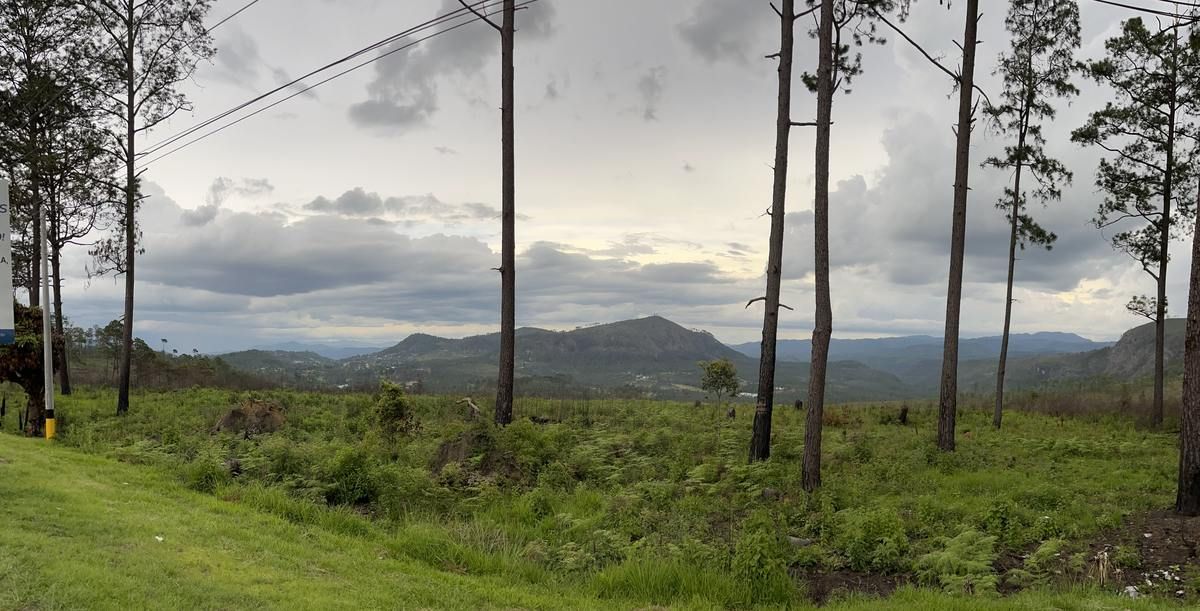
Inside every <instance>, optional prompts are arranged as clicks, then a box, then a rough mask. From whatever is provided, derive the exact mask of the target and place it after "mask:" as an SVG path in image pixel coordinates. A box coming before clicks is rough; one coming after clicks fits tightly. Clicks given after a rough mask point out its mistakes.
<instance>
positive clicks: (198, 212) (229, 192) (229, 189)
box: [181, 176, 275, 227]
mask: <svg viewBox="0 0 1200 611" xmlns="http://www.w3.org/2000/svg"><path fill="white" fill-rule="evenodd" d="M274 190H275V187H274V186H273V185H272V184H271V182H270V181H268V180H267V179H265V178H239V179H236V180H235V179H232V178H225V177H224V176H222V177H219V178H217V179H215V180H213V182H212V185H210V186H209V187H208V194H207V196H206V197H205V201H206V203H205V204H204V205H202V206H197V207H196V208H194V209H191V210H184V211H183V212H182V213H181V219H182V221H183V224H184V225H187V226H189V227H200V226H203V225H207V224H208V223H211V222H212V221H213V219H215V218H217V213H218V212H220V210H221V206H222V205H224V203H225V201H226V200H227V199H229V197H230V196H233V195H237V196H241V197H256V196H260V195H269V194H270V193H271V192H273V191H274Z"/></svg>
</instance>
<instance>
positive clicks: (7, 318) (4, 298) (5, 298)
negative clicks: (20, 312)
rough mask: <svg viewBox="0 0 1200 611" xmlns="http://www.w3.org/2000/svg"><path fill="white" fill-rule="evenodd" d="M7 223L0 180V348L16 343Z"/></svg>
mask: <svg viewBox="0 0 1200 611" xmlns="http://www.w3.org/2000/svg"><path fill="white" fill-rule="evenodd" d="M10 229H11V224H10V222H9V205H8V181H7V180H5V179H3V178H0V346H7V345H10V344H12V343H13V342H14V341H16V325H15V324H13V281H12V271H13V268H12V232H11V231H10Z"/></svg>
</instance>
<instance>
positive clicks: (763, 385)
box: [750, 0, 795, 462]
mask: <svg viewBox="0 0 1200 611" xmlns="http://www.w3.org/2000/svg"><path fill="white" fill-rule="evenodd" d="M781 12H782V13H783V16H782V17H781V18H780V20H779V21H780V45H779V100H778V107H777V109H776V114H775V181H774V186H773V188H772V195H771V243H770V251H769V253H768V255H767V293H766V299H765V300H764V304H763V306H764V307H763V331H762V344H760V349H761V352H760V353H759V359H758V397H757V398H756V399H755V405H754V430H753V433H752V434H751V437H750V462H756V461H760V460H766V459H768V458H770V457H771V410H772V408H773V407H774V402H775V344H776V338H777V336H778V333H779V292H780V283H781V281H782V271H783V221H784V215H785V205H786V203H787V171H788V142H789V140H790V136H791V131H792V50H793V47H794V45H795V42H794V41H795V36H794V35H793V31H794V27H795V18H794V17H793V15H794V13H795V2H794V0H783V3H782V6H781Z"/></svg>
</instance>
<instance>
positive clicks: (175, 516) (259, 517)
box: [0, 435, 599, 609]
mask: <svg viewBox="0 0 1200 611" xmlns="http://www.w3.org/2000/svg"><path fill="white" fill-rule="evenodd" d="M0 499H4V503H3V505H4V508H5V509H4V519H3V520H0V584H4V585H3V587H0V609H16V608H37V609H66V608H70V609H78V608H111V609H121V608H193V609H200V608H222V609H228V608H258V607H273V608H282V607H286V608H299V607H307V608H321V609H328V608H397V607H403V608H413V607H458V608H481V607H525V608H557V607H561V606H564V605H567V606H571V607H575V608H591V607H597V606H599V603H596V602H594V601H588V600H584V599H581V598H575V597H571V596H569V595H568V596H564V594H563V593H562V592H555V593H551V592H549V591H546V590H544V589H539V588H536V587H531V586H529V585H524V586H522V587H515V586H512V585H508V584H506V583H504V581H502V580H500V579H496V578H488V577H465V576H461V575H455V574H452V573H446V572H440V571H436V570H434V569H432V568H430V567H428V566H427V565H424V564H421V563H418V562H416V561H412V560H408V559H395V558H390V557H389V556H390V554H388V553H387V552H386V550H385V549H384V548H383V547H382V546H381V545H379V544H376V543H373V541H372V540H370V539H368V538H362V537H353V536H346V535H339V534H335V533H332V532H329V531H326V530H323V529H321V528H318V527H302V526H297V525H294V524H291V523H289V522H287V521H284V520H283V519H280V518H276V517H272V516H268V515H266V514H262V513H258V512H255V511H253V510H251V509H248V508H246V507H244V506H241V505H239V504H236V503H230V502H226V501H222V500H220V499H217V498H215V497H212V496H208V495H203V494H199V493H195V492H191V491H189V490H186V489H184V488H182V487H181V486H179V485H178V484H177V483H175V481H174V480H171V479H169V478H167V477H166V476H165V475H163V474H161V473H160V472H159V471H157V470H154V469H149V468H144V467H136V466H130V465H124V464H119V463H114V462H112V461H110V460H107V459H103V458H97V457H93V456H88V455H84V454H80V453H77V452H74V451H70V450H66V449H63V448H58V447H47V446H46V444H45V443H44V442H41V441H31V440H23V439H17V438H15V437H12V436H9V435H0ZM158 536H161V537H162V538H163V541H162V542H159V541H157V540H156V537H158Z"/></svg>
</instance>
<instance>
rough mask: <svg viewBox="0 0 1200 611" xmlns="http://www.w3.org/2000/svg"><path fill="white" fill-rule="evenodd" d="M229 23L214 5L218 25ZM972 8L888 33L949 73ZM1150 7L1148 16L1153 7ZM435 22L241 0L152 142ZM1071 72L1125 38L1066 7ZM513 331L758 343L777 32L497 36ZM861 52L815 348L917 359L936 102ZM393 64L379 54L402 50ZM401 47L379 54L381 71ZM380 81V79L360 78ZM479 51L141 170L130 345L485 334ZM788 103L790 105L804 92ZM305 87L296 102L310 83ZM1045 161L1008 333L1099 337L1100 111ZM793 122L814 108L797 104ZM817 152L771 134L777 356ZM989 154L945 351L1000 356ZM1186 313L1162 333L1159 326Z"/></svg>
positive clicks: (587, 4) (942, 147)
mask: <svg viewBox="0 0 1200 611" xmlns="http://www.w3.org/2000/svg"><path fill="white" fill-rule="evenodd" d="M243 4H245V3H244V2H243V1H242V0H218V1H217V2H215V3H214V8H213V10H212V12H211V14H210V15H209V17H208V21H209V23H216V22H217V21H219V20H220V19H222V18H224V17H225V16H227V15H229V14H230V13H232V12H233V11H235V10H237V9H238V8H240V7H241V6H242V5H243ZM964 4H965V3H961V2H953V3H950V5H949V7H947V6H946V5H945V4H942V3H934V2H932V1H929V0H925V1H922V2H917V3H916V5H915V6H914V8H913V10H912V13H911V15H910V17H909V19H908V21H907V23H906V24H905V25H904V27H905V30H906V31H907V32H908V33H909V34H910V35H911V36H912V37H913V38H914V39H915V40H917V41H919V42H920V43H921V44H922V45H923V46H924V47H925V48H926V49H927V50H929V52H930V53H931V54H933V55H934V56H935V57H938V58H940V59H941V60H942V61H943V62H944V63H945V64H946V65H948V66H950V67H955V66H956V65H957V64H958V57H957V55H958V50H957V48H956V47H955V46H954V45H955V43H954V41H955V40H956V39H961V37H962V19H963V11H964V6H963V5H964ZM1001 4H1002V3H999V2H996V3H993V2H987V3H984V5H985V7H984V10H985V11H987V10H989V9H993V8H994V9H995V10H993V11H992V12H985V13H984V14H983V17H982V21H981V25H980V28H981V33H980V39H981V40H982V41H983V42H982V43H981V46H980V48H979V62H980V63H979V67H978V68H977V74H978V75H979V77H980V81H981V82H980V84H981V86H982V88H983V89H984V90H985V91H987V92H988V93H989V95H991V96H993V97H995V96H998V95H999V91H1000V84H999V82H998V79H997V78H996V76H995V75H994V74H993V70H994V68H995V66H996V58H997V56H998V55H999V54H1000V53H1001V52H1002V51H1004V50H1005V49H1006V48H1007V46H1008V37H1007V35H1006V34H1005V32H1004V24H1003V22H1004V14H1003V10H1002V9H1001ZM1149 4H1155V3H1149ZM457 7H458V4H457V2H456V0H406V1H404V2H386V1H381V0H337V1H334V0H287V1H286V2H285V1H284V0H262V1H261V2H259V3H257V4H255V5H254V6H253V7H251V8H250V9H248V10H246V11H245V12H244V13H242V14H240V15H238V16H237V17H236V18H235V19H233V20H231V21H229V23H227V24H224V25H223V26H221V27H220V28H219V29H217V30H216V31H215V32H214V38H215V42H216V46H217V47H218V49H219V50H218V53H217V55H216V56H215V57H214V58H213V59H212V61H211V62H207V63H205V64H204V65H202V66H201V67H200V68H199V69H198V70H197V72H196V74H195V77H194V79H193V80H192V81H190V82H188V83H186V84H185V85H184V86H183V88H182V90H183V91H184V92H185V93H186V94H187V95H188V96H189V98H190V99H191V100H192V102H193V110H192V112H190V113H181V114H179V115H177V116H176V117H175V118H173V119H172V121H171V122H170V123H169V124H167V125H165V126H162V127H160V128H158V129H157V130H156V131H155V132H153V133H151V134H149V136H148V137H147V138H146V139H145V140H144V142H145V144H155V143H157V142H160V141H162V140H164V139H166V138H168V137H170V136H172V135H174V134H176V133H178V132H180V131H182V130H185V129H187V128H188V127H190V126H192V125H195V124H196V123H198V122H200V121H202V120H205V119H207V118H209V117H211V116H212V115H214V114H216V113H219V112H222V111H224V110H226V109H227V108H230V107H232V106H234V105H236V104H239V103H241V102H243V101H245V100H247V99H249V98H251V97H254V96H255V95H257V94H258V93H260V92H263V91H266V90H269V89H271V88H274V87H276V86H278V85H280V84H283V83H286V82H288V81H290V80H292V79H293V78H295V77H297V76H300V75H303V74H305V73H306V72H308V71H309V70H311V69H313V68H315V67H317V66H320V65H323V64H325V63H327V62H328V61H330V60H331V59H333V58H337V57H341V56H343V55H346V54H348V53H350V52H352V51H355V50H357V49H359V48H361V47H364V46H366V45H367V44H369V43H372V42H375V41H377V40H381V39H384V38H386V37H388V36H390V35H392V34H394V33H396V32H399V31H402V30H404V29H406V28H408V27H410V26H412V25H415V24H418V23H420V22H423V21H426V20H428V19H430V18H432V17H434V16H436V15H439V14H442V13H445V12H447V11H448V10H452V9H454V8H457ZM1081 14H1082V19H1083V24H1082V25H1083V45H1082V48H1081V49H1080V51H1079V56H1080V57H1081V58H1094V57H1098V56H1100V55H1101V53H1102V51H1103V42H1104V40H1105V39H1106V38H1108V37H1111V36H1112V35H1113V34H1114V33H1115V32H1116V30H1117V28H1118V27H1119V23H1120V20H1121V19H1123V18H1125V17H1127V16H1128V15H1129V13H1128V11H1125V10H1123V9H1119V8H1114V7H1108V6H1104V5H1102V4H1098V3H1096V2H1092V1H1089V0H1082V1H1081ZM812 25H813V24H812V23H811V22H809V21H807V20H805V21H801V22H798V25H797V34H798V36H797V48H796V75H797V77H798V76H799V75H800V73H802V72H803V71H815V67H816V45H815V42H814V41H813V40H812V39H811V38H810V37H808V36H807V33H808V32H809V30H810V29H811V28H812ZM518 28H519V31H518V33H517V51H516V155H517V176H516V181H517V203H516V205H517V211H518V214H519V217H518V222H517V241H518V246H517V248H518V258H517V284H518V295H517V297H518V306H517V323H518V325H519V326H538V327H543V328H551V329H571V328H574V327H576V326H579V325H585V324H590V323H596V322H611V321H616V320H622V319H628V318H635V317H641V316H648V315H655V314H657V315H662V316H665V317H667V318H670V319H672V320H674V321H676V322H678V323H680V324H682V325H684V326H687V327H690V328H702V329H707V330H709V331H711V332H713V333H714V334H715V335H716V336H717V337H718V338H720V339H722V340H724V341H726V342H731V343H733V342H745V341H755V340H757V339H759V338H760V336H761V328H762V310H761V306H760V305H758V304H756V305H755V306H751V307H750V308H749V309H747V308H746V307H745V304H746V302H747V301H748V300H750V299H752V298H754V297H756V296H759V295H761V294H762V293H763V290H764V285H765V276H764V274H763V271H764V268H765V260H766V255H767V234H768V231H769V225H770V219H769V217H767V216H764V214H763V213H764V211H765V210H766V209H767V208H768V207H769V205H770V200H771V183H772V170H771V164H772V162H773V158H774V145H775V133H774V131H775V130H774V126H775V106H776V93H777V89H776V87H777V81H776V63H775V62H774V61H773V60H768V59H765V57H764V56H766V55H768V54H771V53H773V52H775V51H776V50H777V48H778V21H777V17H776V16H775V14H774V12H773V11H772V9H771V7H770V6H769V4H768V3H767V2H766V1H763V2H759V1H750V0H655V1H653V2H647V1H645V0H540V1H539V2H537V3H535V4H533V5H531V6H530V7H529V8H527V9H525V10H522V11H521V12H520V13H519V14H518ZM888 39H889V40H888V42H887V44H885V45H882V46H871V47H869V48H866V49H864V60H863V65H864V71H865V72H864V74H863V75H862V76H860V77H858V78H857V79H856V80H855V81H854V82H853V84H852V88H851V89H852V90H851V91H850V92H849V93H842V94H839V95H838V96H837V97H836V98H835V101H834V111H833V118H834V126H833V148H832V170H831V172H832V176H831V178H832V183H831V184H832V191H833V192H832V195H831V211H830V217H831V230H830V231H831V247H830V248H831V253H832V255H831V256H832V296H833V315H834V336H835V337H842V338H856V337H878V336H892V335H907V334H931V335H940V334H941V329H942V327H943V320H944V313H945V292H946V272H947V268H948V265H949V255H948V251H949V241H950V213H951V203H952V184H953V166H954V135H953V132H952V127H953V124H954V122H955V117H956V107H957V95H956V94H954V93H953V91H952V83H951V81H950V79H949V78H948V77H947V76H946V75H945V74H943V73H941V72H940V71H939V70H937V69H936V68H934V67H933V66H931V65H930V64H929V63H928V62H927V61H926V60H925V59H924V58H923V57H921V55H919V54H918V53H917V52H916V51H915V50H914V49H913V48H912V47H910V46H908V45H907V44H906V43H905V42H904V41H903V40H899V39H896V37H894V36H889V37H888ZM396 44H400V43H396ZM394 49H395V45H393V46H389V47H385V48H384V49H383V50H381V51H379V52H377V53H383V52H388V51H392V50H394ZM369 57H373V56H368V58H369ZM499 73H500V66H499V40H498V36H497V34H496V33H495V32H494V31H493V30H491V29H490V28H488V27H486V26H484V25H482V24H473V25H470V26H466V27H463V28H460V29H458V30H456V31H454V32H451V33H448V34H446V35H443V36H438V37H436V38H433V39H430V40H428V41H425V42H422V43H420V44H417V45H414V46H412V47H410V48H408V49H405V50H401V51H397V52H396V53H393V54H391V55H389V56H388V57H386V58H383V59H381V60H379V61H377V62H375V63H372V64H370V65H368V66H366V67H364V68H363V69H360V70H357V71H355V72H352V73H350V74H348V75H346V76H344V77H342V78H340V79H338V80H335V81H332V82H330V83H328V84H325V85H323V86H321V87H319V88H316V89H314V90H312V91H311V92H308V93H306V94H303V95H300V96H298V97H296V98H294V99H292V100H290V101H288V102H285V103H283V104H281V105H279V106H277V107H275V108H272V109H271V110H268V111H265V112H263V113H262V114H260V115H258V116H255V117H253V118H251V119H249V120H247V121H245V122H242V123H240V124H238V125H236V126H234V127H232V128H230V129H228V130H225V131H223V132H221V133H219V134H217V135H215V136H213V137H211V138H207V139H205V140H203V141H200V142H199V143H197V144H195V145H193V146H190V147H188V148H186V149H183V150H181V151H179V152H177V153H174V154H171V155H169V156H167V157H165V158H163V159H161V160H159V161H155V162H153V163H152V164H151V165H150V166H149V167H148V169H147V172H146V174H145V180H146V181H147V182H146V191H147V194H148V195H149V198H148V199H147V200H146V201H145V202H144V203H143V207H142V211H141V216H140V222H141V226H142V230H143V232H144V246H145V249H146V252H145V254H144V255H142V256H141V258H140V259H139V262H138V270H139V276H138V279H137V280H138V282H137V289H136V291H137V299H136V314H135V327H136V334H137V335H139V336H141V337H144V338H152V339H153V341H154V342H155V343H157V340H158V338H166V339H169V340H170V343H171V345H172V346H173V347H175V348H177V349H179V350H180V352H185V351H187V352H190V351H191V349H193V348H196V349H199V350H200V351H202V352H222V351H230V350H237V349H243V348H247V347H251V346H256V345H264V344H271V343H278V342H284V341H306V342H335V341H336V342H348V343H353V344H361V345H377V346H385V345H390V344H392V343H395V342H397V341H399V340H401V339H403V338H404V337H406V336H407V335H409V334H410V333H414V332H425V333H433V334H438V335H443V336H450V337H461V336H466V335H474V334H479V333H488V332H493V331H495V330H497V329H498V319H499V307H498V304H499V288H500V282H499V276H498V274H496V272H494V271H491V268H494V267H496V266H497V265H498V264H499V258H500V256H499V249H500V239H499V234H500V220H499V212H498V209H499V205H500V202H499V198H500V163H499V162H500V113H499V110H498V108H499V98H500V82H499ZM797 80H798V79H797ZM306 82H315V81H314V80H311V79H310V80H309V81H306ZM1076 82H1077V84H1078V85H1079V87H1080V89H1081V95H1079V96H1078V97H1076V98H1074V99H1072V100H1070V101H1069V103H1068V102H1067V101H1058V102H1056V106H1057V109H1058V116H1057V117H1056V119H1055V120H1054V121H1053V122H1052V123H1051V124H1049V125H1047V127H1046V132H1047V134H1046V135H1047V139H1048V151H1049V152H1050V154H1052V155H1053V156H1055V157H1057V158H1059V159H1060V160H1062V161H1063V162H1064V163H1065V164H1066V165H1067V166H1068V168H1070V169H1071V170H1072V171H1073V172H1074V174H1075V180H1074V182H1073V184H1072V186H1071V187H1070V188H1068V189H1067V190H1066V191H1065V192H1064V197H1063V200H1062V201H1061V202H1055V203H1052V204H1050V205H1049V206H1048V207H1046V208H1044V209H1042V208H1041V207H1037V208H1035V209H1033V210H1032V212H1033V213H1034V214H1035V215H1036V217H1037V218H1038V219H1039V220H1040V221H1041V222H1042V224H1043V225H1044V226H1045V227H1047V228H1048V229H1049V230H1051V231H1054V232H1055V233H1056V234H1057V235H1058V236H1059V239H1058V242H1057V244H1056V245H1055V247H1054V249H1053V250H1052V251H1049V252H1046V251H1035V250H1026V251H1023V252H1021V253H1020V255H1019V257H1020V260H1019V261H1018V263H1017V277H1016V289H1015V298H1016V299H1017V302H1016V303H1015V305H1014V321H1013V329H1014V331H1015V332H1035V331H1064V332H1073V333H1078V334H1080V335H1083V336H1085V337H1089V338H1093V339H1098V340H1110V339H1115V338H1116V337H1118V336H1119V335H1120V334H1121V333H1122V332H1124V331H1125V330H1127V329H1128V328H1130V327H1133V326H1135V325H1137V324H1140V323H1141V322H1144V321H1143V320H1141V319H1138V318H1135V317H1134V316H1132V315H1130V314H1129V313H1127V312H1126V311H1125V308H1124V305H1125V303H1126V302H1127V301H1128V300H1129V298H1130V296H1132V295H1134V294H1142V293H1151V292H1152V291H1153V288H1154V287H1153V281H1152V279H1151V278H1150V277H1149V276H1147V275H1146V274H1145V273H1144V272H1143V271H1142V270H1141V268H1140V266H1138V265H1137V264H1136V263H1135V262H1134V261H1133V260H1131V259H1130V258H1129V257H1128V256H1127V255H1125V254H1122V253H1120V252H1116V251H1114V250H1113V249H1112V247H1111V246H1110V244H1109V242H1108V239H1107V236H1106V235H1105V234H1102V233H1101V232H1100V231H1099V230H1097V229H1096V228H1095V227H1094V226H1093V225H1092V224H1091V219H1092V218H1093V217H1094V215H1095V210H1096V207H1097V205H1098V204H1099V203H1100V202H1101V201H1102V195H1101V194H1099V193H1098V192H1097V190H1096V188H1095V186H1094V176H1095V168H1096V164H1097V162H1098V160H1099V156H1098V155H1097V153H1096V152H1095V151H1091V150H1086V149H1082V148H1080V147H1079V146H1078V145H1075V144H1073V143H1071V142H1070V137H1069V135H1070V131H1071V129H1073V128H1075V127H1078V126H1080V125H1082V124H1083V122H1084V121H1085V120H1086V117H1087V114H1088V113H1089V112H1091V111H1094V110H1096V109H1098V108H1099V107H1100V106H1101V105H1102V104H1103V103H1104V101H1105V99H1106V97H1107V96H1106V92H1105V91H1104V90H1102V89H1100V88H1098V87H1097V86H1096V85H1094V84H1090V83H1086V82H1083V81H1082V80H1081V79H1079V78H1077V79H1076ZM792 108H793V110H792V113H793V118H794V119H795V120H797V121H803V120H812V116H813V114H814V113H815V96H813V95H811V94H810V93H808V92H807V91H806V90H804V88H803V87H802V86H801V85H800V84H799V83H797V86H796V90H795V94H794V99H793V107H792ZM813 140H814V134H813V130H812V129H811V128H797V129H795V130H793V134H792V144H791V163H790V168H789V170H790V173H789V185H788V188H789V192H788V201H787V210H788V213H787V216H786V223H787V239H786V243H785V249H784V261H785V262H784V270H783V273H784V277H785V282H784V285H783V297H782V299H783V302H784V303H786V304H788V305H790V306H792V307H793V308H794V309H795V311H794V312H791V311H784V315H783V316H782V320H781V330H780V336H781V337H784V338H797V339H799V338H806V337H808V336H809V335H810V333H811V320H812V310H813V300H814V297H813V290H812V287H813V281H812V258H813V256H812V249H813V236H812V230H813V227H812V212H811V210H812V200H813ZM1003 145H1004V141H1003V138H1002V137H1000V136H999V135H998V134H996V133H994V132H992V131H991V130H988V129H985V128H979V129H977V130H976V134H975V138H974V144H973V147H972V169H971V187H972V191H971V196H970V202H969V211H968V216H967V223H968V242H967V254H966V265H965V272H964V289H963V314H962V335H963V336H964V337H971V336H983V335H996V334H998V333H999V330H1000V328H1001V324H1002V319H1003V318H1002V317H1003V300H1004V276H1005V269H1006V268H1005V265H1006V256H1007V240H1008V231H1007V223H1006V221H1005V219H1004V216H1003V213H1002V212H1000V211H999V210H997V209H996V208H995V202H996V200H997V199H998V197H999V196H1000V195H1001V193H1002V190H1003V188H1004V186H1005V184H1006V182H1007V181H1008V180H1009V177H1008V175H1007V174H1004V173H1002V172H999V171H996V170H992V169H983V168H980V167H979V165H978V162H980V161H982V160H983V159H984V158H986V157H987V156H989V155H994V154H996V153H998V152H999V151H1000V150H1001V149H1002V147H1003ZM1172 253H1173V257H1172V262H1171V271H1170V272H1169V273H1168V287H1169V290H1168V295H1169V299H1168V301H1169V302H1170V303H1172V304H1184V303H1186V290H1187V282H1186V276H1187V270H1188V265H1189V257H1188V248H1187V244H1186V243H1184V242H1182V241H1181V242H1178V243H1176V244H1175V245H1174V246H1173V250H1172ZM86 263H87V257H86V252H85V251H84V249H77V250H75V251H70V252H68V253H66V262H65V270H64V277H65V293H64V298H65V301H66V305H65V307H64V309H65V310H66V313H67V315H68V316H69V317H70V318H72V319H73V321H74V322H75V323H76V324H81V325H85V326H90V325H92V324H103V323H105V322H107V321H109V320H112V319H113V318H116V317H117V316H119V314H120V311H121V296H122V286H123V280H118V279H113V278H97V279H91V280H89V279H88V278H87V277H86V274H85V273H84V269H85V265H86ZM1174 313H1176V314H1181V313H1182V312H1181V311H1178V310H1177V311H1176V312H1174Z"/></svg>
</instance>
